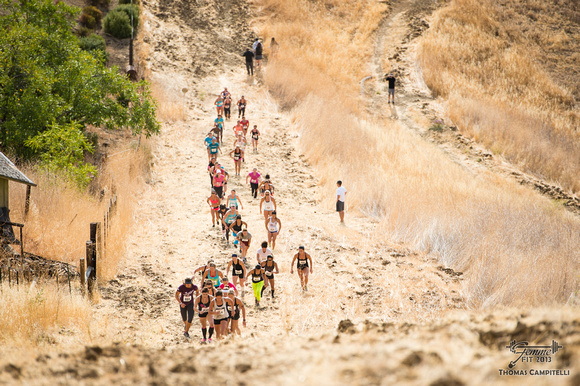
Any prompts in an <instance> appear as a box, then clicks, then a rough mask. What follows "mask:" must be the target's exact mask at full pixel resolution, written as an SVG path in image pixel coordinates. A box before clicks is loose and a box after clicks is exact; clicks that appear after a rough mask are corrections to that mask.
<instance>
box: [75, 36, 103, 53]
mask: <svg viewBox="0 0 580 386" xmlns="http://www.w3.org/2000/svg"><path fill="white" fill-rule="evenodd" d="M79 47H80V48H81V49H83V50H85V51H94V50H101V51H105V49H106V48H107V43H105V39H104V38H103V37H102V36H99V35H96V34H91V35H90V36H87V37H82V38H80V39H79Z"/></svg>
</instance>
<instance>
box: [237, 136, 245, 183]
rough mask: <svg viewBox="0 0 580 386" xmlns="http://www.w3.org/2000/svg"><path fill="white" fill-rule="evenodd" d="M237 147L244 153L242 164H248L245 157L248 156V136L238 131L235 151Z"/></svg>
mask: <svg viewBox="0 0 580 386" xmlns="http://www.w3.org/2000/svg"><path fill="white" fill-rule="evenodd" d="M236 147H239V148H240V150H241V151H242V160H241V162H246V160H245V159H244V158H245V155H246V136H245V135H244V133H243V132H241V131H238V132H237V135H236V139H235V140H234V149H235V148H236ZM240 167H241V164H240ZM238 175H239V174H238Z"/></svg>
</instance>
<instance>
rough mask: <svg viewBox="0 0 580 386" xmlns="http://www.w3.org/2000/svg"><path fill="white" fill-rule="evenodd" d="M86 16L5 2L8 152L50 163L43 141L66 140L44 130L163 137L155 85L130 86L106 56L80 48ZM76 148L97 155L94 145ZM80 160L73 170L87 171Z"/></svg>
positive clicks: (0, 92) (1, 138)
mask: <svg viewBox="0 0 580 386" xmlns="http://www.w3.org/2000/svg"><path fill="white" fill-rule="evenodd" d="M78 13H79V9H78V8H75V7H71V6H68V5H66V4H64V3H62V2H58V3H56V4H54V3H53V2H52V0H0V149H6V150H9V151H11V152H12V153H13V154H16V155H17V156H19V157H26V158H42V157H41V156H42V153H43V152H44V151H46V149H48V148H51V146H50V145H47V144H46V143H45V142H43V141H50V140H57V138H59V136H58V135H48V136H47V135H43V133H45V132H46V131H51V132H52V133H53V134H54V133H55V130H56V132H59V130H60V129H58V130H57V129H56V128H58V127H60V128H61V129H62V130H65V129H66V130H65V132H66V131H67V130H68V131H70V130H76V131H78V132H80V133H82V131H83V129H84V127H85V126H86V125H89V124H90V125H95V126H100V127H105V128H108V129H118V128H130V129H131V130H132V132H133V133H134V134H139V133H144V134H145V135H147V136H149V135H151V134H155V133H158V132H159V127H160V126H159V122H157V120H156V118H155V107H156V106H155V102H154V100H153V98H152V97H151V94H150V90H149V86H148V84H147V83H146V82H145V81H141V82H138V83H132V82H130V81H129V80H128V79H127V78H126V77H125V76H124V75H123V74H121V73H119V70H118V69H117V68H107V67H106V66H105V63H104V56H103V54H102V53H101V52H99V51H91V52H87V51H84V50H82V49H81V48H80V47H79V41H78V38H77V37H76V36H75V35H74V34H73V33H72V29H73V26H74V25H75V19H76V16H77V15H78ZM73 122H74V123H75V124H74V125H73V124H72V123H73ZM60 133H61V134H62V133H64V132H60ZM77 139H78V138H77ZM71 143H77V145H79V146H80V147H79V148H82V149H83V150H88V151H91V150H92V148H91V147H90V145H88V144H87V143H86V142H83V141H77V140H75V141H72V142H71ZM39 144H42V146H40V145H39ZM87 145H88V147H86V146H87ZM70 150H71V151H72V152H74V151H75V150H73V149H72V148H71V149H70ZM73 158H74V159H75V163H73V166H74V165H76V166H82V165H81V164H82V163H79V162H78V158H77V157H73ZM71 159H72V158H71ZM63 169H67V168H66V167H63Z"/></svg>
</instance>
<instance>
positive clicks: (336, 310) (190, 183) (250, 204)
mask: <svg viewBox="0 0 580 386" xmlns="http://www.w3.org/2000/svg"><path fill="white" fill-rule="evenodd" d="M226 3H227V4H226ZM226 3H223V2H214V1H210V0H198V1H195V2H193V3H191V2H179V1H178V2H175V3H171V4H172V5H171V6H169V5H168V4H167V3H165V2H162V1H151V0H149V1H144V5H145V9H146V11H145V15H146V18H145V20H146V21H145V23H144V24H145V28H146V29H147V37H146V41H147V44H149V45H150V46H151V51H152V52H151V55H150V58H149V65H150V68H151V70H152V77H153V79H154V81H157V82H159V83H161V84H164V85H165V86H166V87H167V89H168V90H169V91H172V92H174V93H177V94H179V95H183V100H184V103H185V104H186V106H187V119H186V120H185V121H183V122H174V123H171V122H164V124H163V129H162V133H161V135H160V137H159V138H157V139H155V140H154V146H153V156H154V167H153V172H152V176H151V179H150V180H149V181H148V184H149V188H148V189H147V190H146V191H145V192H144V193H143V195H142V197H141V198H140V205H139V209H138V211H137V215H136V216H137V217H136V223H137V224H138V225H137V227H136V228H135V232H134V234H133V235H132V236H131V239H130V247H129V250H128V254H127V257H126V259H125V262H124V267H123V269H122V270H121V272H120V273H119V274H118V276H117V277H116V278H115V279H114V280H112V281H110V282H108V283H102V286H101V288H100V291H101V297H102V299H101V301H100V303H99V305H98V306H97V309H96V311H95V322H94V324H93V325H91V327H90V328H91V345H90V347H86V348H83V349H80V350H78V349H70V348H67V349H64V350H63V349H60V352H59V350H58V349H57V350H47V352H43V353H40V354H39V355H38V357H37V358H36V360H35V363H34V365H33V366H31V365H30V364H29V362H28V361H29V360H28V358H23V359H22V360H14V359H13V358H6V357H4V358H2V357H1V356H0V368H3V369H8V370H6V371H4V372H3V373H1V374H0V382H26V383H30V382H33V381H34V382H36V383H40V384H53V383H54V382H55V381H56V382H59V383H89V384H110V383H112V382H113V383H121V384H133V383H150V384H177V383H178V382H179V383H185V384H195V385H197V384H209V383H210V382H211V383H212V384H216V383H217V384H236V385H237V384H240V385H242V384H266V383H269V384H288V385H290V384H291V385H295V384H296V383H303V384H323V385H336V384H365V385H366V384H393V383H395V382H401V383H410V384H436V385H462V384H469V383H483V382H489V381H491V382H494V383H498V384H505V383H515V382H517V381H518V379H517V377H516V378H514V377H511V378H510V377H503V378H499V377H498V375H497V369H498V368H505V367H506V365H507V363H508V362H509V360H512V359H513V358H512V355H511V354H510V353H509V350H505V348H503V347H502V344H503V343H504V342H505V341H507V340H509V339H510V338H511V337H514V338H515V337H516V336H518V337H521V338H526V339H530V340H533V339H536V338H538V337H541V336H543V335H542V334H544V335H546V336H549V337H552V336H554V337H556V338H557V339H561V343H563V344H565V345H566V347H567V348H569V350H570V353H576V354H570V355H568V356H565V355H560V356H558V357H556V359H555V360H557V366H559V368H570V367H573V368H578V366H579V362H580V358H579V356H578V354H577V352H578V342H579V341H580V335H579V332H578V331H579V327H580V326H579V325H578V322H577V321H574V315H573V314H571V315H569V314H568V313H566V312H559V313H551V314H550V315H546V313H545V312H544V313H539V315H538V314H530V315H528V314H522V313H520V312H516V311H513V312H509V311H506V312H505V313H499V314H495V315H482V316H480V315H478V314H477V313H471V312H468V311H467V310H466V309H467V308H468V307H467V305H466V304H465V301H464V299H463V296H462V294H461V293H462V287H463V283H462V274H461V273H459V272H454V271H453V270H451V269H448V268H445V267H442V266H439V265H438V264H437V262H436V261H434V260H433V259H430V258H428V257H426V256H425V255H424V254H421V253H418V252H416V251H413V250H409V249H408V248H406V247H404V246H400V245H385V244H384V243H378V242H376V241H375V238H374V237H373V236H374V235H375V229H376V226H377V224H376V222H375V221H374V220H372V219H368V218H365V217H361V216H358V215H356V214H354V213H350V212H349V213H347V223H346V226H341V225H340V224H339V222H338V216H337V214H336V213H335V212H332V211H328V210H326V209H324V206H323V205H320V204H321V203H320V202H319V201H318V199H317V198H318V197H319V193H320V192H319V191H318V187H317V185H318V184H317V182H318V180H317V177H316V173H315V170H313V168H312V167H311V166H310V165H308V164H307V163H306V162H305V161H304V158H303V157H302V156H301V155H300V154H299V153H298V151H297V150H296V149H297V144H298V141H299V133H298V132H297V131H296V130H295V129H294V128H293V125H292V123H291V122H292V120H291V117H289V116H288V115H287V114H285V113H283V112H281V111H279V109H278V107H277V105H276V102H275V101H274V99H273V98H272V97H271V96H270V95H269V94H268V92H267V91H266V90H265V89H264V88H262V87H261V86H260V85H259V83H260V82H259V79H260V77H259V75H258V76H256V78H251V77H247V76H246V75H245V71H244V70H243V69H242V63H241V60H240V59H241V57H239V54H241V49H238V48H239V47H243V46H244V44H247V42H248V41H251V32H250V29H249V27H248V25H247V21H248V20H249V17H248V16H249V12H250V10H249V7H248V4H247V3H246V2H245V1H241V0H237V1H234V2H226ZM409 3H410V2H404V3H402V4H404V5H405V6H401V8H400V11H401V12H403V11H404V10H405V9H406V8H405V7H406V4H409ZM192 4H195V5H196V7H197V8H195V9H193V8H192V7H193V5H192ZM228 4H229V5H228ZM228 7H229V8H228ZM231 9H236V10H238V11H239V13H236V14H235V15H234V14H233V13H230V15H231V17H230V18H229V19H228V20H229V22H228V24H224V23H219V22H218V21H219V20H220V19H219V18H218V15H220V13H221V12H231ZM402 15H403V14H402V13H400V14H399V17H398V19H395V18H394V17H393V19H391V20H392V23H391V24H385V25H395V24H397V23H399V24H401V23H403V21H404V18H403V17H402ZM403 24H404V23H403ZM236 28H238V29H239V30H241V31H243V33H242V34H238V33H237V32H236V31H237V29H236ZM382 29H387V27H384V26H383V27H382ZM401 31H402V30H401ZM218 37H219V39H220V43H219V44H217V43H216V44H212V43H211V42H212V39H218ZM242 38H243V39H246V40H243V39H242ZM381 44H383V43H381ZM238 51H240V52H239V53H238ZM214 55H218V57H219V58H224V60H223V62H219V63H218V64H216V65H214V64H213V61H212V60H211V59H212V58H214ZM192 57H194V58H196V59H194V60H193V64H192V59H191V58H192ZM381 65H382V64H380V63H379V65H378V66H377V68H378V70H379V71H380V69H381V67H380V66H381ZM266 70H267V69H266ZM224 87H228V89H229V90H230V91H231V92H232V94H233V95H234V98H239V97H240V96H241V95H242V94H243V95H244V96H245V97H246V98H247V99H248V101H249V102H248V112H247V116H248V118H249V120H250V124H251V125H253V124H257V125H258V128H259V130H260V131H261V133H262V137H261V140H260V149H259V153H258V154H252V153H251V149H250V152H249V153H248V155H247V157H246V162H245V164H244V165H243V169H242V178H240V177H235V176H233V161H231V160H228V158H227V157H225V156H221V160H222V163H223V165H225V167H226V169H227V170H228V171H229V172H230V174H231V180H230V184H229V186H228V188H229V189H236V191H237V192H238V193H239V194H240V196H241V198H242V201H243V204H244V209H243V210H242V216H243V219H244V221H246V222H247V223H248V224H249V231H250V232H251V233H252V235H253V244H252V247H251V251H253V253H252V254H250V256H249V260H250V261H251V262H254V261H255V260H254V259H255V250H257V247H258V245H259V243H260V242H261V241H262V240H265V239H266V230H265V227H264V220H263V216H262V215H261V214H260V213H259V211H258V204H259V201H258V200H254V199H252V198H251V196H250V189H249V187H248V186H247V185H245V184H244V180H245V178H244V177H243V176H244V175H245V174H247V173H248V172H249V170H251V168H252V167H257V168H258V170H259V171H260V172H261V173H263V174H266V173H269V174H270V175H271V177H272V180H273V183H274V185H275V187H276V194H275V197H276V199H277V204H278V214H279V217H280V219H281V221H282V224H283V226H282V231H281V234H280V236H279V239H278V245H277V247H276V249H275V251H274V252H275V256H276V260H277V262H278V264H279V266H280V269H281V274H280V275H278V276H277V284H276V286H277V291H276V294H277V299H276V300H275V301H274V300H273V299H271V298H270V296H269V295H268V294H267V292H266V296H265V299H264V300H263V301H262V307H260V308H259V309H258V308H256V307H255V306H254V305H253V298H252V295H251V291H247V294H246V296H245V299H244V301H245V303H246V306H247V311H248V326H247V328H245V329H242V330H243V331H242V337H240V338H237V339H226V340H225V341H223V342H216V343H214V344H212V345H205V346H204V345H201V344H199V343H198V342H199V338H200V336H201V331H200V330H199V322H198V320H197V318H196V319H195V321H194V324H193V326H192V329H191V334H192V336H193V338H192V339H190V340H187V339H185V338H184V337H183V336H182V322H181V320H180V315H179V313H178V308H177V304H176V302H175V300H174V299H173V295H174V293H175V290H176V288H177V286H178V285H179V284H180V282H181V281H182V280H183V278H185V277H187V276H190V275H191V274H192V272H193V270H194V269H195V268H197V267H198V266H200V265H201V264H203V263H204V262H206V261H207V260H208V259H209V258H210V257H212V258H214V259H215V260H216V261H217V263H218V266H219V268H221V269H225V264H226V262H227V261H228V260H229V256H230V254H231V253H232V252H234V251H235V250H234V248H233V247H232V246H227V245H226V244H225V243H224V241H223V240H222V239H221V231H219V230H218V228H212V227H211V218H210V213H209V208H208V207H207V204H206V202H205V200H206V198H207V197H208V195H209V178H208V176H207V173H206V166H207V155H206V150H205V148H204V146H203V140H204V138H205V134H206V133H207V131H208V129H209V128H210V127H211V122H212V121H213V119H214V117H215V109H214V107H213V101H214V100H215V97H216V96H217V94H218V92H220V91H221V90H222V89H223V88H224ZM183 88H187V89H188V92H187V93H185V94H183V93H182V89H183ZM180 93H181V94H180ZM407 98H408V100H411V99H410V98H411V97H407ZM425 98H427V96H426V97H425ZM397 106H399V105H397ZM400 108H401V109H403V107H400ZM404 109H405V110H406V111H410V109H411V106H410V105H405V107H404ZM399 114H400V116H402V115H403V112H400V113H399ZM405 114H406V113H405ZM235 117H237V115H235V114H234V113H232V118H235ZM409 119H410V118H409ZM232 126H233V119H232V121H229V122H227V123H226V128H225V132H224V142H225V149H224V150H227V151H229V150H231V146H232V145H231V144H232V143H233V134H232V130H231V128H232ZM347 189H348V187H347ZM301 244H302V245H305V246H306V249H307V251H309V252H310V253H311V254H312V257H313V259H314V275H312V278H311V280H312V281H311V284H310V285H309V292H308V293H303V292H301V291H300V289H299V282H298V278H297V276H296V275H290V273H289V263H290V260H291V258H292V255H293V254H294V253H295V251H296V249H297V247H298V246H299V245H301ZM450 347H453V349H450ZM574 350H575V351H574ZM571 378H572V377H565V379H564V377H561V378H559V379H556V381H557V382H556V383H558V382H567V381H568V380H569V379H571ZM536 379H539V378H535V379H531V383H533V382H534V381H535V380H536ZM550 380H552V378H550ZM539 382H540V383H542V382H543V381H542V380H540V381H539Z"/></svg>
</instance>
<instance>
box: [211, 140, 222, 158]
mask: <svg viewBox="0 0 580 386" xmlns="http://www.w3.org/2000/svg"><path fill="white" fill-rule="evenodd" d="M208 149H209V159H212V158H216V159H217V155H218V152H219V153H220V154H221V153H222V149H220V144H219V143H218V141H217V138H216V137H212V139H211V143H210V144H209V145H208Z"/></svg>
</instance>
